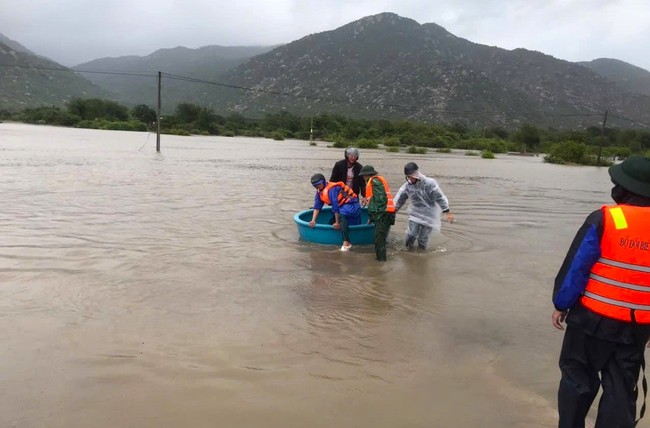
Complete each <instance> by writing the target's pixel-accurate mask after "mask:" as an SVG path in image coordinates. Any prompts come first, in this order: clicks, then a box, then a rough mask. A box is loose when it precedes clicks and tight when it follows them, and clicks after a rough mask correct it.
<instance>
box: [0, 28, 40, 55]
mask: <svg viewBox="0 0 650 428" xmlns="http://www.w3.org/2000/svg"><path fill="white" fill-rule="evenodd" d="M0 43H4V44H5V45H7V46H9V47H10V48H11V49H13V50H15V51H16V52H23V53H28V54H30V55H36V54H35V53H34V52H32V51H30V50H29V49H27V48H26V47H25V46H23V45H21V44H20V43H18V42H17V41H15V40H11V39H10V38H9V37H7V36H5V35H4V34H2V33H0Z"/></svg>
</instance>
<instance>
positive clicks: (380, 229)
mask: <svg viewBox="0 0 650 428" xmlns="http://www.w3.org/2000/svg"><path fill="white" fill-rule="evenodd" d="M359 175H360V176H362V177H363V179H364V180H365V181H366V195H365V196H366V199H367V201H368V222H369V223H374V224H375V253H376V255H377V260H379V261H383V262H385V261H386V238H387V237H388V231H389V230H390V226H391V225H393V224H395V203H394V202H393V195H392V194H391V193H390V187H389V186H388V183H387V182H386V179H384V177H382V176H381V175H379V174H378V173H377V171H375V168H374V167H373V166H372V165H364V166H363V168H361V171H360V172H359Z"/></svg>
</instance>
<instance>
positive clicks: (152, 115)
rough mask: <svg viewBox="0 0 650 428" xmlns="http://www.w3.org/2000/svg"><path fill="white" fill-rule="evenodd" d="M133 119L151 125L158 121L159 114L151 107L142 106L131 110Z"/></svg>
mask: <svg viewBox="0 0 650 428" xmlns="http://www.w3.org/2000/svg"><path fill="white" fill-rule="evenodd" d="M131 117H132V118H134V119H135V120H139V121H140V122H143V123H146V124H150V123H153V122H155V121H156V120H157V118H158V114H157V113H156V110H154V109H152V108H151V107H149V106H147V105H144V104H140V105H137V106H135V107H133V108H132V109H131Z"/></svg>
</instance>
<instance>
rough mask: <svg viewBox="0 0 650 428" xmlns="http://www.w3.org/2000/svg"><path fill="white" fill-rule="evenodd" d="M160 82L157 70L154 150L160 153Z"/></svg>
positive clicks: (160, 76)
mask: <svg viewBox="0 0 650 428" xmlns="http://www.w3.org/2000/svg"><path fill="white" fill-rule="evenodd" d="M161 83H162V73H161V72H160V71H159V72H158V110H157V115H158V120H157V121H156V122H157V124H156V128H157V129H156V152H158V153H160V119H161V117H160V87H161V86H162V85H161Z"/></svg>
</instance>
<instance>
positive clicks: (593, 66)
mask: <svg viewBox="0 0 650 428" xmlns="http://www.w3.org/2000/svg"><path fill="white" fill-rule="evenodd" d="M578 64H580V65H583V66H585V67H587V68H588V69H590V70H592V71H594V72H596V73H598V74H599V75H601V76H603V77H605V78H607V79H609V80H611V81H613V82H615V83H616V84H617V85H618V86H619V87H621V88H622V89H624V90H626V91H629V92H638V93H641V94H645V95H650V71H648V70H645V69H643V68H641V67H637V66H635V65H632V64H628V63H627V62H623V61H620V60H618V59H611V58H598V59H595V60H593V61H585V62H579V63H578Z"/></svg>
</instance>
